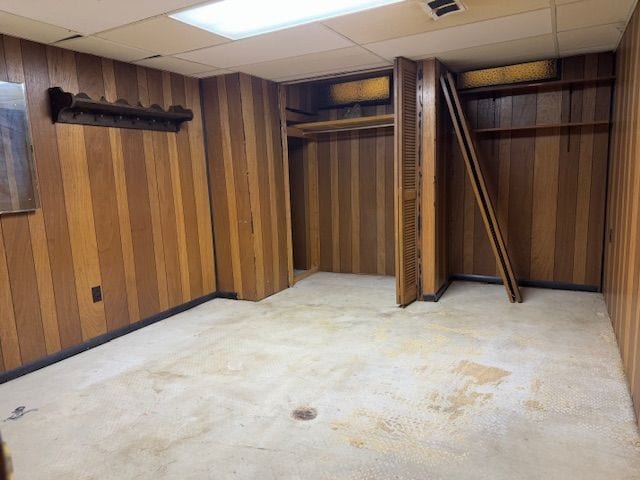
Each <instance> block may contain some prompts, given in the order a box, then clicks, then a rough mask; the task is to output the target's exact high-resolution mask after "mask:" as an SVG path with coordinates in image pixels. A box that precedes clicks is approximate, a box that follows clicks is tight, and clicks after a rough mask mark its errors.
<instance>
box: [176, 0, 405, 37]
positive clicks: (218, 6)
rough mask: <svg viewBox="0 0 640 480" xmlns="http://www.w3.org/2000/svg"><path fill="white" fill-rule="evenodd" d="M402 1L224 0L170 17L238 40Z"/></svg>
mask: <svg viewBox="0 0 640 480" xmlns="http://www.w3.org/2000/svg"><path fill="white" fill-rule="evenodd" d="M401 1H403V0H269V1H265V0H222V1H220V2H216V3H210V4H208V5H204V6H200V7H196V8H191V9H189V10H185V11H182V12H179V13H175V14H173V15H170V16H171V18H174V19H176V20H180V21H181V22H184V23H188V24H189V25H193V26H194V27H199V28H202V29H204V30H208V31H210V32H213V33H215V34H218V35H222V36H223V37H227V38H230V39H232V40H237V39H239V38H245V37H252V36H254V35H260V34H262V33H267V32H273V31H276V30H282V29H285V28H289V27H295V26H297V25H304V24H305V23H310V22H315V21H318V20H324V19H327V18H332V17H338V16H340V15H347V14H349V13H355V12H360V11H363V10H369V9H371V8H376V7H381V6H384V5H390V4H392V3H399V2H401Z"/></svg>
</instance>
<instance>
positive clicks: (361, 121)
mask: <svg viewBox="0 0 640 480" xmlns="http://www.w3.org/2000/svg"><path fill="white" fill-rule="evenodd" d="M394 118H395V116H394V114H393V113H391V114H388V115H372V116H369V117H358V118H344V119H342V120H327V121H323V122H309V123H297V124H295V125H291V126H292V127H294V128H296V129H298V130H301V131H302V132H303V133H304V134H305V135H309V134H318V133H331V132H342V131H347V130H363V129H366V128H381V127H392V126H393V124H394Z"/></svg>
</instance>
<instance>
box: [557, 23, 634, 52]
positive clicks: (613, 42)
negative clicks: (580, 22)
mask: <svg viewBox="0 0 640 480" xmlns="http://www.w3.org/2000/svg"><path fill="white" fill-rule="evenodd" d="M624 28H625V25H624V24H623V23H620V24H612V25H600V26H597V27H589V28H580V29H577V30H568V31H566V32H558V46H559V48H560V54H561V55H569V54H573V53H574V52H575V51H577V50H578V49H579V50H580V51H582V52H585V53H586V52H589V51H596V50H600V51H602V50H615V49H616V47H617V45H618V41H619V40H620V37H621V36H622V33H623V32H624Z"/></svg>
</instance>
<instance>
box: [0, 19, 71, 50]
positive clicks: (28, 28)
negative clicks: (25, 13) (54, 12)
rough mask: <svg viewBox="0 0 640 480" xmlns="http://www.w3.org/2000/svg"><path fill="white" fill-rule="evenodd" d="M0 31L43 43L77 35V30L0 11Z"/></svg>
mask: <svg viewBox="0 0 640 480" xmlns="http://www.w3.org/2000/svg"><path fill="white" fill-rule="evenodd" d="M0 33H4V34H5V35H12V36H14V37H20V38H26V39H27V40H33V41H34V42H41V43H53V42H57V41H58V40H62V39H63V38H68V37H71V36H72V35H76V32H72V31H70V30H67V29H66V28H60V27H55V26H53V25H49V24H46V23H42V22H37V21H35V20H30V19H28V18H24V17H19V16H17V15H12V14H11V13H6V12H0Z"/></svg>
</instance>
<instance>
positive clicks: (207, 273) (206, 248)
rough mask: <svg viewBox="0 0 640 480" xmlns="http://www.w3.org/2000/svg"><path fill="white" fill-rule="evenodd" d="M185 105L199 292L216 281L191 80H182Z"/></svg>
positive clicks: (196, 91) (200, 135)
mask: <svg viewBox="0 0 640 480" xmlns="http://www.w3.org/2000/svg"><path fill="white" fill-rule="evenodd" d="M184 83H185V94H186V104H187V105H189V106H190V107H191V109H192V110H193V116H194V121H193V122H191V123H189V124H188V125H187V130H188V132H189V144H190V151H191V162H190V163H191V167H192V169H193V189H194V195H195V203H196V216H197V220H198V236H199V238H198V243H199V245H200V260H201V268H199V270H200V271H201V275H202V291H203V292H204V293H207V292H213V291H215V290H216V277H215V273H216V272H215V265H214V256H215V252H214V248H213V226H212V225H211V207H210V205H211V204H210V201H209V189H208V185H209V181H208V175H207V169H206V158H205V151H204V136H203V132H202V111H201V107H200V86H199V83H198V80H197V79H195V78H186V77H185V78H184Z"/></svg>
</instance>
